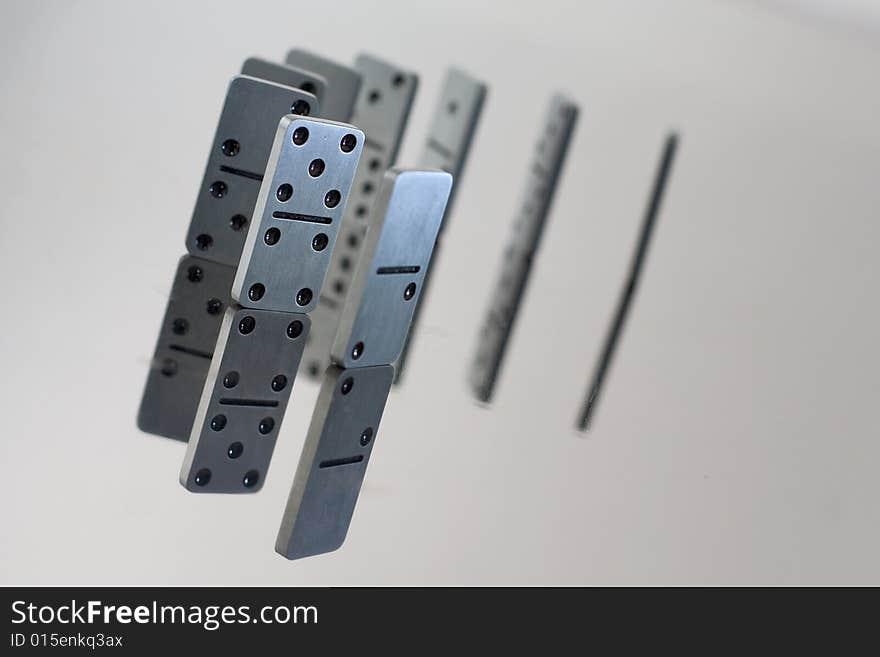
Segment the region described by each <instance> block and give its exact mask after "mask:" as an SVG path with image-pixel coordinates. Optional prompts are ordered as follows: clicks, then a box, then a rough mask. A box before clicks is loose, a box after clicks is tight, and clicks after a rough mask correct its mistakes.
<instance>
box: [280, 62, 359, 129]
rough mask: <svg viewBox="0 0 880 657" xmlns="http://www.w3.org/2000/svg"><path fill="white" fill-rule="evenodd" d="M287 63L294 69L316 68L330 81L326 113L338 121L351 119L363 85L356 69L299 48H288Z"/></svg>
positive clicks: (325, 99)
mask: <svg viewBox="0 0 880 657" xmlns="http://www.w3.org/2000/svg"><path fill="white" fill-rule="evenodd" d="M284 62H285V64H287V65H288V66H293V67H294V68H298V69H301V70H304V71H314V73H316V74H317V75H320V76H321V77H323V78H324V79H325V80H327V93H326V95H325V97H324V98H323V99H322V102H321V107H322V109H323V112H324V116H326V117H327V118H329V119H333V120H336V121H348V120H349V119H350V118H351V114H352V112H353V111H354V106H355V102H356V101H357V97H358V92H359V91H360V87H361V76H360V74H359V73H358V72H357V71H354V70H352V69H350V68H348V67H347V66H341V65H339V64H337V63H335V62H332V61H330V60H329V59H324V58H323V57H320V56H318V55H315V54H313V53H310V52H306V51H305V50H301V49H299V48H294V49H293V50H290V51H288V53H287V56H286V57H285V59H284Z"/></svg>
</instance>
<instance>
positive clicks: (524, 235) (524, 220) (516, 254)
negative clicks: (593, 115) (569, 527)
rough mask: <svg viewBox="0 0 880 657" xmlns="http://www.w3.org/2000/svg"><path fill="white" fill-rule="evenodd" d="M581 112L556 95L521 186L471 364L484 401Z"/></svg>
mask: <svg viewBox="0 0 880 657" xmlns="http://www.w3.org/2000/svg"><path fill="white" fill-rule="evenodd" d="M577 115H578V108H577V105H575V103H573V102H571V101H569V100H567V99H566V98H564V97H562V96H559V95H557V96H554V97H553V99H552V100H551V102H550V106H549V108H548V109H547V112H546V114H545V118H544V129H543V131H542V133H541V137H540V139H539V140H538V143H537V145H536V147H535V152H534V155H533V156H532V162H531V164H530V166H529V171H528V174H527V175H526V180H525V183H524V185H523V188H522V189H523V193H522V202H521V205H520V209H519V213H518V214H517V216H516V219H515V221H514V224H513V233H512V235H511V237H510V241H509V242H508V246H507V250H506V251H505V252H504V260H503V262H502V265H501V275H500V277H499V279H498V283H497V284H496V285H495V288H494V289H493V292H492V297H491V302H490V306H489V310H488V313H487V315H486V319H485V321H484V322H483V326H482V329H481V331H480V335H479V343H478V346H477V352H476V355H475V357H474V360H473V362H472V364H471V369H470V386H471V390H472V392H473V394H474V395H475V396H476V397H477V399H479V400H480V401H483V402H488V401H489V400H490V399H491V397H492V393H493V391H494V388H495V383H496V381H497V378H498V372H499V370H500V368H501V363H502V361H503V359H504V353H505V350H506V348H507V344H508V340H509V338H510V334H511V331H512V330H513V325H514V322H515V321H516V315H517V312H518V310H519V307H520V304H521V302H522V298H523V295H524V294H525V289H526V284H527V283H528V280H529V274H530V272H531V268H532V263H533V261H534V257H535V254H536V253H537V250H538V246H539V245H540V243H541V236H542V235H543V233H544V230H545V228H546V223H547V217H548V216H549V214H550V207H551V204H552V202H553V194H554V191H555V190H556V184H557V182H558V180H559V174H560V172H561V171H562V166H563V164H564V163H565V156H566V154H567V153H568V146H569V142H570V141H571V137H572V135H573V133H574V127H575V123H576V121H577Z"/></svg>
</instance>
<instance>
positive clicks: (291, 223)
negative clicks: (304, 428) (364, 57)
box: [180, 116, 364, 493]
mask: <svg viewBox="0 0 880 657" xmlns="http://www.w3.org/2000/svg"><path fill="white" fill-rule="evenodd" d="M363 143H364V133H363V132H362V131H360V130H358V129H357V128H354V127H353V126H350V125H345V124H341V123H335V122H332V121H325V120H321V119H311V118H303V117H296V116H287V117H284V118H283V119H282V120H281V123H280V124H279V126H278V130H277V133H276V138H275V142H274V145H273V148H272V152H271V155H270V156H269V163H268V167H267V170H266V171H267V173H266V177H265V179H264V181H263V185H262V187H261V189H260V193H259V196H258V199H257V203H256V206H255V209H254V217H255V219H254V221H253V222H252V223H251V226H250V229H249V231H248V236H247V241H246V242H245V245H244V248H243V250H242V256H241V262H240V264H239V266H238V270H237V272H236V275H235V280H234V282H233V285H232V297H233V299H235V300H236V301H238V302H239V303H240V307H232V308H229V309H228V310H227V312H226V315H225V317H224V321H223V327H222V329H221V332H220V336H219V339H218V343H217V348H216V349H215V351H214V357H213V359H212V361H211V367H210V369H209V372H208V376H207V379H206V381H205V387H204V390H203V392H202V396H201V400H200V402H199V407H198V411H197V413H196V417H195V421H194V423H193V426H192V433H191V436H190V441H189V444H188V445H187V452H186V456H185V459H184V463H183V467H182V469H181V474H180V482H181V484H182V485H183V486H185V487H186V488H187V490H190V491H192V492H204V493H251V492H256V491H258V490H259V489H260V488H261V487H262V485H263V482H264V481H265V477H266V473H267V471H268V468H269V462H270V460H271V457H272V451H273V449H274V446H275V438H276V436H277V434H278V430H279V429H280V426H281V421H282V419H283V417H284V412H285V410H286V407H287V402H288V400H289V396H290V390H291V388H292V386H293V382H294V379H295V377H296V371H297V368H298V367H299V361H300V358H301V356H302V348H303V344H304V342H305V340H306V337H307V336H308V330H309V324H310V322H309V318H308V316H307V314H306V313H308V312H309V311H310V310H311V309H312V308H313V307H314V305H315V303H316V296H317V295H316V293H315V292H314V291H315V290H320V288H321V285H322V283H323V280H324V276H325V274H326V272H327V266H328V264H329V255H330V252H331V251H332V249H333V245H334V242H335V239H336V233H337V230H338V226H339V223H340V221H341V217H342V213H343V210H344V208H345V204H346V200H347V198H348V195H349V193H350V191H351V185H352V183H353V181H354V176H355V171H356V170H357V166H358V161H359V159H360V156H361V152H362V150H363Z"/></svg>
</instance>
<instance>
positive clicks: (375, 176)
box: [302, 55, 418, 379]
mask: <svg viewBox="0 0 880 657" xmlns="http://www.w3.org/2000/svg"><path fill="white" fill-rule="evenodd" d="M355 69H356V70H357V71H358V72H359V73H360V74H361V76H362V77H363V84H362V86H361V93H360V95H359V96H358V101H357V105H356V106H355V110H354V114H353V116H352V123H354V124H355V125H357V126H358V127H359V128H361V129H362V130H363V131H364V132H365V133H366V136H367V137H366V143H365V144H364V156H363V158H361V163H360V165H359V166H358V170H357V174H356V175H355V181H354V186H353V187H352V190H351V197H350V198H349V201H348V205H347V206H346V209H345V216H344V217H343V219H342V225H341V226H340V228H339V238H338V240H337V246H336V249H335V250H334V251H333V256H332V257H331V259H330V269H329V271H328V272H327V279H326V281H325V282H324V287H323V288H322V289H321V295H320V299H319V301H318V306H317V307H316V308H315V312H314V313H312V315H311V319H312V329H311V333H310V334H309V340H308V342H307V343H306V350H305V354H304V356H303V364H302V367H303V369H304V370H305V371H306V373H307V374H308V375H309V376H310V377H312V378H315V379H320V378H321V375H322V374H323V372H324V370H326V369H327V367H328V366H329V365H330V347H331V346H332V344H333V337H334V336H335V335H336V327H337V326H338V325H339V318H340V316H341V314H342V306H343V304H344V303H345V297H346V295H347V293H348V290H349V287H350V286H351V278H352V275H353V273H354V265H355V263H357V261H358V256H359V255H360V250H361V244H362V243H363V237H364V232H365V231H366V228H367V225H368V222H369V215H370V211H371V208H372V207H373V203H374V201H375V200H376V194H377V190H378V189H379V185H380V184H381V182H382V176H383V175H384V174H385V171H386V170H387V169H388V168H389V167H390V166H391V165H392V164H393V163H394V160H395V159H396V156H397V151H398V149H399V147H400V143H401V141H402V139H403V133H404V130H405V128H406V123H407V119H408V117H409V112H410V108H411V106H412V102H413V98H414V97H415V93H416V87H417V85H418V78H417V77H416V76H415V75H414V74H412V73H406V72H404V71H402V70H401V69H400V68H398V67H396V66H394V65H392V64H388V63H386V62H383V61H382V60H380V59H376V58H375V57H370V56H368V55H361V56H360V57H358V58H357V61H356V62H355Z"/></svg>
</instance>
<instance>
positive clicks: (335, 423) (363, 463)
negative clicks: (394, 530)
mask: <svg viewBox="0 0 880 657" xmlns="http://www.w3.org/2000/svg"><path fill="white" fill-rule="evenodd" d="M451 189H452V176H450V175H449V174H448V173H445V172H442V171H418V170H396V169H392V170H391V171H389V172H388V173H386V174H385V178H384V180H383V183H382V187H381V189H380V190H379V195H378V199H377V201H376V206H375V212H374V213H373V217H372V220H371V225H370V229H369V230H368V232H367V240H366V242H365V243H364V247H363V253H362V254H361V259H360V261H359V263H358V267H357V269H356V271H355V275H354V281H353V284H352V290H351V293H350V294H349V297H348V299H347V300H346V304H345V309H344V311H343V317H342V321H341V322H340V325H339V330H338V333H337V336H336V339H335V341H334V349H333V358H334V360H335V361H336V364H334V365H332V366H331V367H330V368H328V370H327V374H326V376H325V379H324V383H323V385H322V387H321V392H320V394H319V397H318V402H317V404H316V406H315V410H314V413H313V415H312V421H311V424H310V426H309V431H308V434H307V436H306V442H305V446H304V448H303V452H302V454H301V456H300V461H299V465H298V467H297V471H296V476H295V478H294V481H293V486H292V488H291V491H290V496H289V498H288V502H287V507H286V509H285V511H284V516H283V518H282V522H281V527H280V529H279V533H278V538H277V541H276V544H275V549H276V551H277V552H278V553H279V554H281V555H282V556H284V557H286V558H288V559H299V558H301V557H307V556H311V555H315V554H322V553H325V552H330V551H332V550H335V549H337V548H338V547H340V546H341V545H342V543H343V541H344V540H345V536H346V534H347V533H348V527H349V525H350V523H351V518H352V514H353V513H354V508H355V505H356V504H357V499H358V496H359V494H360V489H361V484H362V483H363V478H364V474H365V473H366V468H367V463H368V462H369V458H370V454H371V452H372V449H373V444H374V443H375V440H376V437H377V433H378V429H379V422H380V420H381V418H382V414H383V411H384V408H385V403H386V401H387V398H388V391H389V390H390V388H391V383H392V380H393V377H394V368H393V366H392V365H391V364H390V363H391V362H392V361H393V360H394V359H395V358H396V357H397V356H398V355H399V354H400V350H401V349H402V348H403V344H404V341H405V339H406V333H407V329H408V328H409V325H410V322H411V320H412V316H413V309H414V307H415V306H416V304H417V303H418V300H419V287H420V283H421V281H423V280H424V276H425V273H426V271H427V270H428V266H429V264H430V261H431V252H432V250H433V247H434V244H435V242H436V238H437V232H438V231H439V229H440V222H441V221H442V218H443V213H444V211H445V209H446V204H447V202H448V199H449V193H450V191H451Z"/></svg>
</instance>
